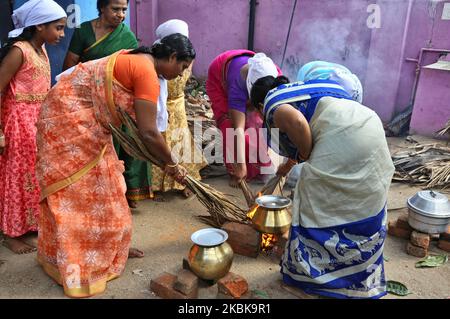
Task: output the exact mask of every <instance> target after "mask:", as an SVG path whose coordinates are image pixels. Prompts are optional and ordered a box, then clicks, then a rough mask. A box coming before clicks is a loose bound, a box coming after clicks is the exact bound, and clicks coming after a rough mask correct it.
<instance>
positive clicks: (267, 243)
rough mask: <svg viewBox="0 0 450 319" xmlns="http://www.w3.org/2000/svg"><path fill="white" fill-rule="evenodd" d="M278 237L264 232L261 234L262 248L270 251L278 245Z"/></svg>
mask: <svg viewBox="0 0 450 319" xmlns="http://www.w3.org/2000/svg"><path fill="white" fill-rule="evenodd" d="M277 241H278V238H277V236H276V235H275V234H262V235H261V250H262V251H264V252H268V251H270V250H272V249H273V247H274V246H275V245H276V243H277Z"/></svg>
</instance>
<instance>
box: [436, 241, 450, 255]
mask: <svg viewBox="0 0 450 319" xmlns="http://www.w3.org/2000/svg"><path fill="white" fill-rule="evenodd" d="M438 247H439V248H440V249H442V250H445V251H446V252H450V241H448V240H445V239H441V240H439V241H438Z"/></svg>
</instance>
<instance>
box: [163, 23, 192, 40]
mask: <svg viewBox="0 0 450 319" xmlns="http://www.w3.org/2000/svg"><path fill="white" fill-rule="evenodd" d="M155 33H156V37H157V38H158V39H159V40H161V39H162V38H164V37H167V36H168V35H171V34H175V33H181V34H182V35H184V36H185V37H188V38H189V26H188V24H187V23H186V22H184V21H183V20H178V19H172V20H168V21H166V22H164V23H163V24H161V25H159V26H158V27H157V28H156V31H155Z"/></svg>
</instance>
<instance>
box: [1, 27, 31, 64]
mask: <svg viewBox="0 0 450 319" xmlns="http://www.w3.org/2000/svg"><path fill="white" fill-rule="evenodd" d="M36 30H37V29H36V26H31V27H26V28H25V29H23V32H22V34H20V35H19V36H18V37H15V38H9V39H8V40H6V42H5V45H4V46H3V47H2V48H0V63H1V62H2V61H3V59H4V58H5V57H6V56H7V55H8V53H9V50H11V48H12V47H13V45H14V43H16V42H19V41H30V40H31V39H33V37H34V35H35V34H36Z"/></svg>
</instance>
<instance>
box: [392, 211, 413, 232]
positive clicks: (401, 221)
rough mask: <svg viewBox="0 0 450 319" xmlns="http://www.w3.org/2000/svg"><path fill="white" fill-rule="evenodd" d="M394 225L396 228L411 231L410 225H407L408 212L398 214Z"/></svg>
mask: <svg viewBox="0 0 450 319" xmlns="http://www.w3.org/2000/svg"><path fill="white" fill-rule="evenodd" d="M396 227H397V228H401V229H405V230H409V231H413V230H414V229H413V228H412V227H411V226H409V223H408V214H402V215H400V217H399V218H398V219H397V224H396Z"/></svg>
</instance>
